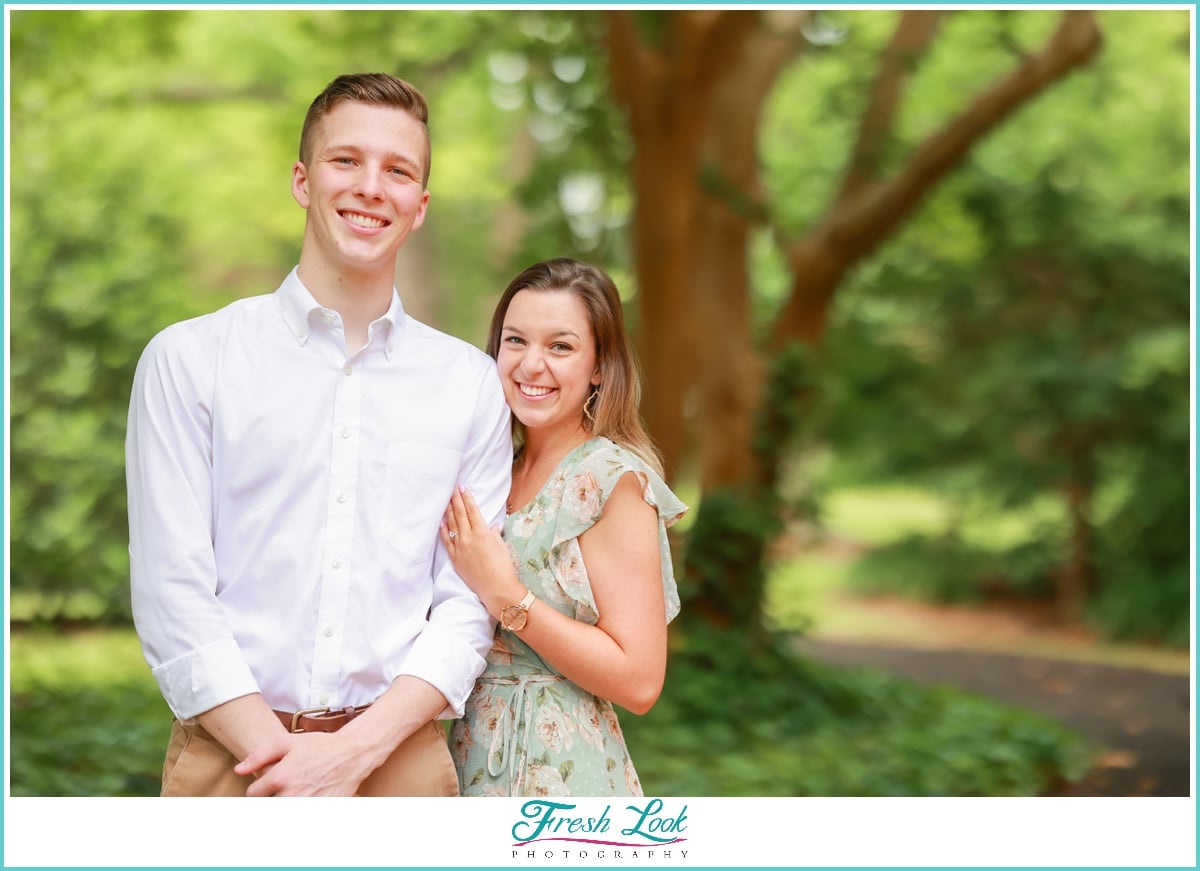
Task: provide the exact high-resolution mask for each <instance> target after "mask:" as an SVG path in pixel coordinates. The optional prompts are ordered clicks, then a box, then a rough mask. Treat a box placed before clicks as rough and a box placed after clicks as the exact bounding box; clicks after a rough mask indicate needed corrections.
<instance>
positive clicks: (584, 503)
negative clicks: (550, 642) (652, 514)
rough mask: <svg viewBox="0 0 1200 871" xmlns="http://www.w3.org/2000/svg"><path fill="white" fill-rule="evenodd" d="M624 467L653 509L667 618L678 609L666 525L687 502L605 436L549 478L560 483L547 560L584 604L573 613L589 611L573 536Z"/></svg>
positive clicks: (600, 507)
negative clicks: (656, 525) (631, 473)
mask: <svg viewBox="0 0 1200 871" xmlns="http://www.w3.org/2000/svg"><path fill="white" fill-rule="evenodd" d="M628 472H633V473H634V474H635V475H636V476H637V478H638V480H639V481H640V482H641V486H642V498H643V499H645V500H646V503H647V504H648V505H650V506H652V507H653V508H654V509H655V510H656V511H657V512H658V549H659V557H660V560H661V566H662V580H663V597H664V599H665V602H666V610H667V622H668V623H669V622H670V621H671V620H672V619H674V618H675V616H676V615H677V614H678V613H679V588H678V586H677V585H676V583H675V569H674V566H673V564H672V562H671V548H670V544H669V542H668V539H667V528H668V527H669V526H671V525H672V524H674V523H675V522H676V521H677V520H679V518H681V517H683V515H684V514H686V513H687V510H688V507H687V506H686V505H685V504H683V502H681V501H680V500H679V497H677V496H676V495H675V494H674V493H673V492H671V489H670V488H669V487H668V486H667V484H666V482H665V481H664V480H663V479H662V478H661V477H660V476H659V475H658V473H657V472H655V471H654V470H653V469H651V468H650V467H649V466H647V465H646V464H645V462H643V461H642V460H641V459H640V458H639V457H638V456H637V455H635V454H634V453H632V452H631V451H628V450H626V449H625V448H622V447H620V446H619V445H616V444H614V443H613V442H611V441H609V440H608V439H595V440H594V441H593V442H592V443H590V444H589V450H587V451H586V452H585V453H583V454H582V455H581V456H580V457H579V458H578V460H577V461H576V462H574V463H571V464H570V465H569V466H567V467H566V468H564V469H561V470H560V472H559V475H560V476H561V477H560V478H559V480H558V481H555V482H554V483H555V486H556V489H558V488H561V489H560V491H559V493H557V494H555V495H556V496H560V497H561V500H562V501H561V503H560V505H559V508H558V510H557V511H556V512H555V528H554V535H553V537H552V538H551V544H550V552H551V559H553V560H555V561H556V562H557V564H558V566H559V569H560V574H559V578H558V580H559V583H560V584H562V586H563V589H564V591H565V592H566V593H567V594H568V595H569V596H570V597H571V598H573V599H575V600H576V601H577V602H579V604H580V605H582V606H584V607H583V609H582V613H580V614H578V615H577V616H579V617H583V616H584V614H585V613H586V612H587V611H588V610H591V611H592V612H593V613H594V612H595V599H594V598H593V597H592V592H591V585H590V584H589V583H588V582H587V575H586V570H585V569H584V567H583V560H582V556H581V554H580V552H579V545H578V538H579V536H580V535H582V534H583V533H584V532H586V531H587V530H588V529H590V528H591V527H592V526H594V525H595V523H596V522H597V521H598V520H599V519H600V517H601V515H602V514H603V513H604V505H605V503H606V502H607V501H608V497H609V496H610V495H611V494H612V492H613V490H614V489H615V488H616V486H617V482H618V481H620V480H621V477H622V476H623V475H625V474H626V473H628Z"/></svg>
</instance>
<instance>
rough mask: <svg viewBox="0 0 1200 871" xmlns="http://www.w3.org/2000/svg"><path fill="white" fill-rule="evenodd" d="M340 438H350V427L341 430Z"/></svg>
mask: <svg viewBox="0 0 1200 871" xmlns="http://www.w3.org/2000/svg"><path fill="white" fill-rule="evenodd" d="M342 438H344V439H348V438H350V427H346V428H345V429H343V430H342Z"/></svg>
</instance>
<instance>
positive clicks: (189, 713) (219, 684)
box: [153, 639, 259, 720]
mask: <svg viewBox="0 0 1200 871" xmlns="http://www.w3.org/2000/svg"><path fill="white" fill-rule="evenodd" d="M153 672H154V679H155V680H157V681H158V687H159V689H160V690H161V691H162V694H163V698H164V699H166V701H167V705H168V707H170V709H171V712H172V713H173V714H174V715H175V716H176V717H177V718H178V719H180V720H190V719H192V718H193V717H195V716H197V715H198V714H203V713H204V712H205V711H210V710H212V709H213V708H215V707H217V706H218V705H223V704H224V703H225V702H228V701H231V700H233V699H236V698H239V697H241V696H245V695H250V694H251V693H256V692H258V691H259V689H258V682H257V681H256V680H255V679H254V675H253V674H251V673H250V668H249V666H247V665H246V661H245V659H243V658H242V652H241V650H239V649H238V646H237V642H235V641H234V640H233V639H227V640H224V641H214V642H213V643H212V644H206V645H205V646H204V647H200V648H197V649H196V650H192V651H189V652H188V653H185V654H184V655H183V656H179V657H176V658H175V659H172V660H171V661H170V662H164V663H163V664H162V665H160V666H158V667H157V668H155V669H153Z"/></svg>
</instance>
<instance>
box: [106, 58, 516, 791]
mask: <svg viewBox="0 0 1200 871" xmlns="http://www.w3.org/2000/svg"><path fill="white" fill-rule="evenodd" d="M429 165H430V141H429V130H428V110H427V107H426V103H425V100H424V98H423V97H422V96H421V94H420V93H419V92H418V91H417V90H416V89H415V88H413V87H412V86H411V85H409V84H408V83H406V82H404V81H402V80H400V79H397V78H395V77H393V76H389V75H384V74H377V73H372V74H361V75H346V76H340V77H339V78H337V79H335V80H334V81H333V82H332V83H330V85H329V86H328V87H327V88H326V89H325V90H324V91H323V92H322V93H321V94H320V95H319V96H318V97H317V98H316V99H315V100H314V101H313V103H312V105H311V106H310V107H309V110H308V115H307V117H306V118H305V121H304V127H303V132H302V134H301V143H300V159H299V160H298V161H296V163H295V164H294V166H293V169H292V195H293V196H294V197H295V199H296V202H297V203H299V204H300V206H301V207H302V208H303V209H305V211H306V219H305V230H304V240H303V244H302V247H301V252H300V260H299V264H298V266H297V267H296V268H295V269H294V270H293V271H292V272H291V274H290V275H288V276H287V278H286V279H284V281H283V284H282V285H280V287H279V288H278V289H277V290H276V291H275V292H274V293H271V294H268V295H264V296H256V297H251V298H248V299H243V300H239V301H237V302H234V303H233V304H231V305H229V306H227V307H225V308H223V309H221V310H220V311H217V312H214V313H212V314H209V315H205V316H203V317H199V318H195V319H192V320H189V321H185V322H182V323H179V324H175V325H173V326H170V327H168V328H167V329H165V330H163V331H162V332H161V333H159V334H158V335H157V336H156V337H155V338H154V339H153V340H152V341H151V342H150V344H149V345H148V346H147V348H146V350H145V352H144V353H143V355H142V358H141V360H140V362H139V364H138V368H137V373H136V375H135V377H134V385H133V394H132V398H131V402H130V411H129V429H128V434H127V440H126V465H127V482H128V488H129V530H130V531H129V535H130V545H129V552H130V565H131V587H132V598H133V609H134V619H135V622H136V625H137V629H138V634H139V636H140V638H141V642H142V648H143V651H144V653H145V656H146V660H147V662H148V663H149V664H150V667H151V669H152V671H153V673H154V676H155V678H156V679H157V681H158V684H159V687H160V689H161V690H162V693H163V697H164V698H165V699H166V702H167V704H168V706H169V707H170V708H171V711H172V712H173V713H174V715H175V722H174V724H173V726H172V734H171V739H170V743H169V745H168V749H167V757H166V761H165V763H164V767H163V784H162V794H163V795H252V796H258V795H355V794H358V795H453V794H456V793H457V779H456V775H455V771H454V767H453V763H452V761H451V759H450V755H449V753H448V751H447V748H446V744H445V738H444V730H443V729H442V727H441V725H440V724H439V722H438V720H439V719H446V718H453V717H457V716H461V714H462V710H463V704H464V702H465V701H466V698H467V696H468V695H469V694H470V692H471V689H472V687H473V686H474V682H475V678H476V676H477V675H478V674H479V673H480V671H481V670H482V669H483V666H484V655H485V654H486V652H487V650H488V648H489V647H490V646H491V641H492V635H493V630H494V628H495V623H494V621H492V619H491V618H490V617H489V615H488V612H487V611H486V609H485V608H484V607H483V605H482V604H481V603H480V601H479V599H478V598H476V597H475V595H474V594H472V593H471V591H470V590H469V589H468V588H467V586H466V585H465V584H464V583H463V581H462V579H461V578H460V577H459V576H458V575H457V574H456V572H455V570H454V567H453V565H452V564H451V563H450V561H449V560H448V559H447V556H446V553H445V550H444V548H443V547H442V545H441V544H440V543H439V541H438V537H437V532H438V525H439V521H440V519H441V515H442V512H443V510H444V509H445V506H446V503H447V502H448V500H449V498H450V495H451V493H452V492H454V490H455V489H456V487H458V486H466V487H468V488H470V489H471V491H472V492H474V493H475V494H477V496H478V499H479V502H480V505H481V506H482V507H483V509H484V511H485V513H486V515H487V516H488V517H490V518H491V519H492V521H493V522H502V520H503V518H504V501H505V497H506V496H507V494H508V489H509V482H510V465H511V460H512V442H511V438H510V425H509V413H508V408H507V406H506V405H505V402H504V396H503V393H502V391H501V389H500V385H499V381H498V379H497V376H496V372H495V367H494V365H493V363H492V361H491V359H490V358H488V357H487V356H486V355H484V354H483V353H482V352H480V351H479V350H477V349H475V348H474V347H472V346H470V345H468V344H467V343H465V342H461V341H459V340H457V339H454V338H452V337H450V336H447V335H444V334H442V333H439V332H437V331H435V330H433V329H431V328H429V327H427V326H425V325H424V324H421V323H418V322H417V321H414V320H413V319H412V318H410V317H408V316H407V315H406V314H405V312H404V308H403V306H402V304H401V301H400V296H399V293H398V291H397V290H396V288H395V287H394V280H395V278H394V276H395V261H396V254H397V252H398V251H399V250H400V248H401V246H402V245H403V244H404V242H405V240H406V239H407V238H408V235H409V233H412V232H414V231H415V230H417V229H418V228H420V226H421V224H422V222H423V221H424V219H425V211H426V208H427V207H428V204H429V192H428V190H427V183H428V178H429Z"/></svg>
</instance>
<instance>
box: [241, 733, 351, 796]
mask: <svg viewBox="0 0 1200 871" xmlns="http://www.w3.org/2000/svg"><path fill="white" fill-rule="evenodd" d="M350 744H351V742H349V741H346V740H344V739H343V738H342V737H341V735H340V734H326V733H322V732H302V733H299V734H288V733H286V732H281V733H279V734H278V735H276V736H274V737H273V738H272V739H271V740H270V741H269V742H268V743H266V744H264V745H262V746H261V747H258V748H257V749H255V750H254V751H253V752H252V753H250V755H248V756H247V757H246V758H245V759H243V760H242V761H241V762H239V763H238V764H237V766H236V767H235V768H234V771H235V772H237V773H238V774H241V775H246V774H254V775H258V779H257V780H255V781H254V783H253V784H251V785H250V788H249V789H247V790H246V795H248V796H250V797H252V798H253V797H261V796H272V795H281V796H291V795H316V796H346V795H355V794H356V793H357V792H358V787H359V784H361V783H362V782H363V781H364V780H366V778H367V776H368V775H369V774H370V773H371V769H370V768H369V767H367V766H365V765H364V754H363V753H362V752H360V751H359V750H357V749H356V748H354V747H352V746H350Z"/></svg>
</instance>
